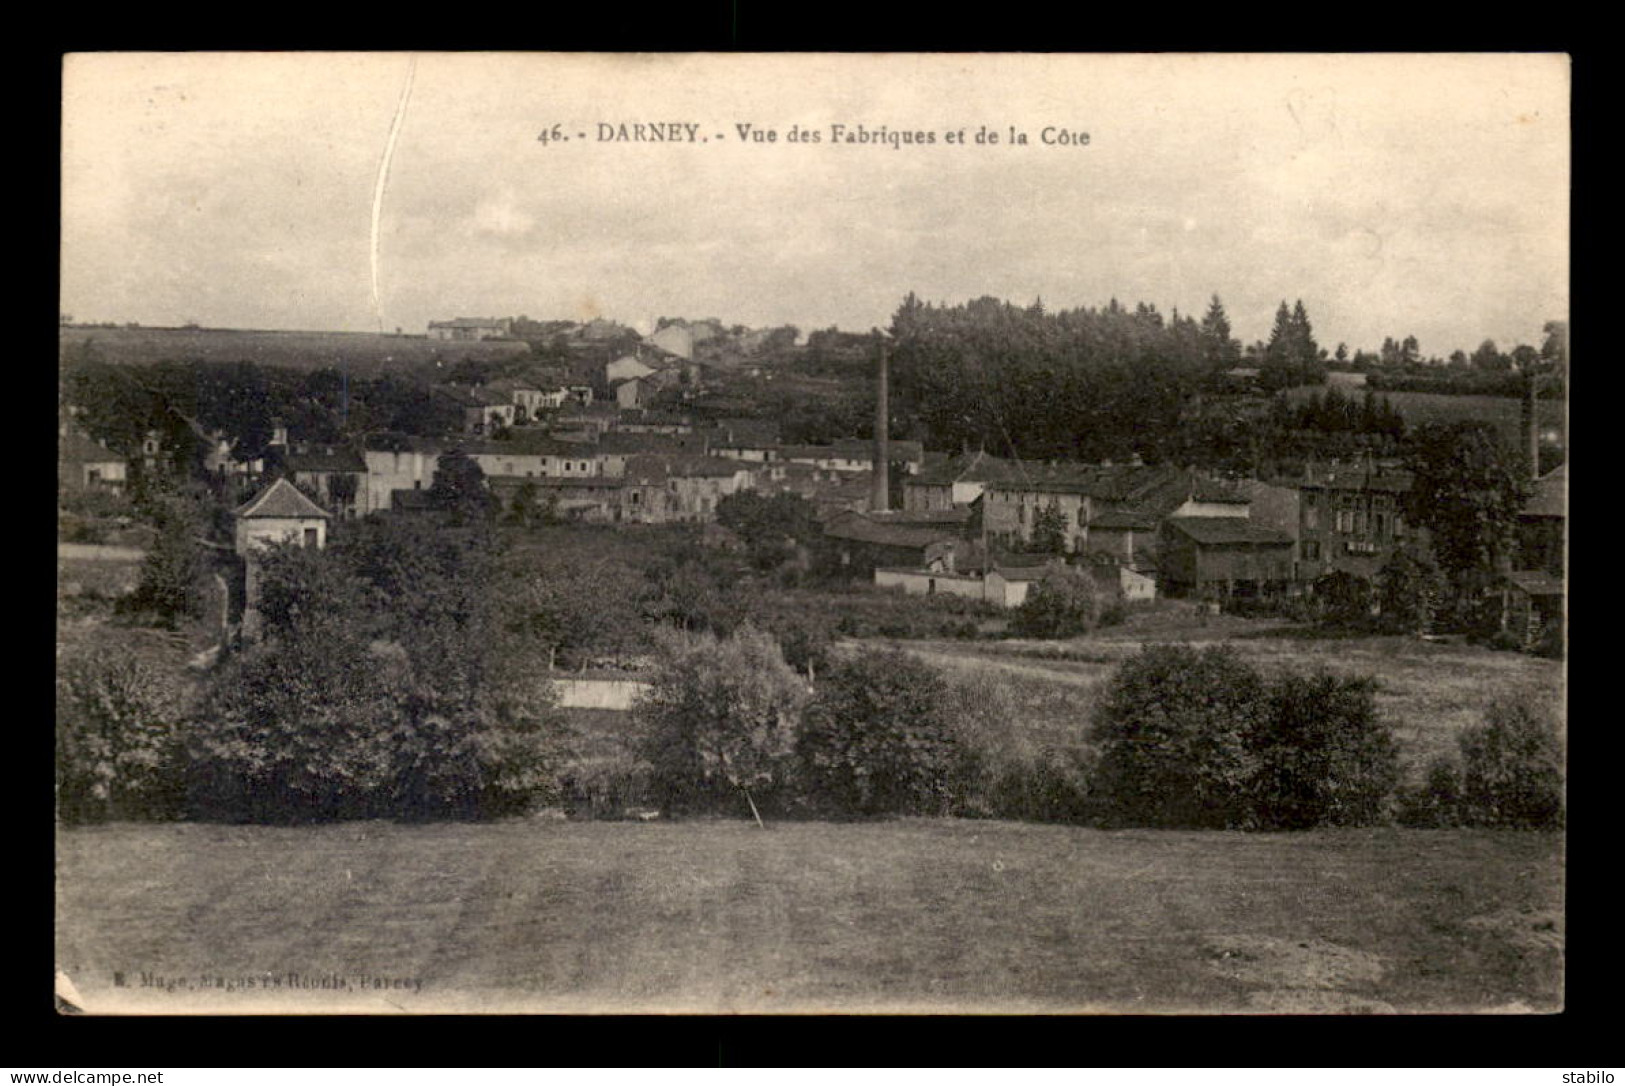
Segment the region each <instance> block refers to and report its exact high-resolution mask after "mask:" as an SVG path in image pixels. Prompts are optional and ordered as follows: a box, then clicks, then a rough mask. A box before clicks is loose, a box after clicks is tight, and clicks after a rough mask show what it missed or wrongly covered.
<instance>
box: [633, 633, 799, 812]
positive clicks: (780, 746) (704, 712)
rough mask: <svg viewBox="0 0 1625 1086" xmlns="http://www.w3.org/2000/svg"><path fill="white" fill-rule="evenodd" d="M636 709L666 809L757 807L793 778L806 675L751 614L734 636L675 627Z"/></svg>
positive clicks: (775, 799)
mask: <svg viewBox="0 0 1625 1086" xmlns="http://www.w3.org/2000/svg"><path fill="white" fill-rule="evenodd" d="M659 647H660V656H659V662H658V664H657V671H656V674H655V675H654V677H653V679H652V680H651V682H650V686H649V690H648V692H647V693H646V694H645V696H644V697H643V699H642V700H641V701H640V702H639V703H638V704H637V706H636V707H635V709H634V713H635V715H636V718H637V720H638V722H639V723H640V725H641V726H642V729H643V734H642V736H641V743H640V746H641V748H642V749H641V754H642V756H643V757H644V758H645V759H646V760H647V761H648V763H649V765H650V766H651V767H652V777H653V786H654V789H655V793H656V795H657V797H658V799H659V801H660V804H661V806H662V808H663V809H665V810H668V811H706V810H715V811H726V812H728V813H730V814H743V813H746V811H747V809H748V810H749V811H750V812H757V813H759V811H760V805H761V804H762V803H763V802H764V801H765V802H769V803H774V804H777V803H780V802H782V801H783V800H784V798H785V793H786V792H787V788H788V785H789V783H790V773H791V769H792V766H791V758H792V755H793V753H794V747H795V735H796V727H797V724H798V723H799V720H800V716H801V709H802V705H803V704H804V703H805V701H806V698H807V686H806V681H805V680H804V679H803V678H801V676H799V675H797V674H796V673H795V671H794V669H792V668H791V667H790V665H789V664H787V663H785V661H784V655H783V653H782V652H781V651H780V650H779V646H778V643H777V642H775V641H774V640H773V638H772V637H770V636H769V635H767V634H765V633H763V632H762V631H760V630H758V629H756V628H755V627H754V626H751V625H749V624H746V625H744V626H741V627H740V628H739V629H738V630H736V631H734V633H733V634H732V635H731V636H729V637H727V638H718V637H716V636H715V635H713V634H708V633H702V634H680V633H676V632H670V633H668V634H666V635H665V636H664V637H663V638H662V639H661V642H660V646H659Z"/></svg>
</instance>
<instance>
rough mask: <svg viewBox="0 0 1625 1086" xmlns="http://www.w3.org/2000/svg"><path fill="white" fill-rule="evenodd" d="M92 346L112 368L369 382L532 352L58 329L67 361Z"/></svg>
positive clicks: (425, 343)
mask: <svg viewBox="0 0 1625 1086" xmlns="http://www.w3.org/2000/svg"><path fill="white" fill-rule="evenodd" d="M87 340H89V341H91V342H92V343H93V344H94V346H95V350H96V351H97V352H98V353H99V354H100V355H101V357H102V358H105V359H106V360H107V361H109V362H116V363H121V364H123V363H131V364H138V365H139V364H146V363H151V362H166V361H173V362H190V361H202V362H253V363H256V364H258V365H262V366H282V367H288V368H291V369H300V370H314V369H324V368H326V367H329V366H334V367H337V366H342V365H344V364H345V363H348V364H349V366H350V372H351V373H353V374H355V375H357V376H362V377H374V376H377V375H379V374H381V373H385V372H390V371H394V370H400V369H408V368H411V367H414V366H421V365H423V364H425V363H428V362H433V361H434V360H435V359H443V360H444V361H446V362H448V363H451V362H459V361H462V360H463V359H465V358H472V359H477V360H484V359H496V358H508V357H512V356H514V355H524V354H527V353H529V350H530V348H529V347H528V346H527V345H526V344H524V343H520V342H517V341H496V340H493V341H484V342H475V343H454V342H448V341H445V340H436V339H429V338H428V337H427V336H422V335H414V336H393V335H378V334H376V333H372V332H279V331H255V330H246V329H245V330H239V329H233V328H79V327H68V328H62V329H60V330H59V332H58V335H57V343H58V350H59V353H61V354H62V355H63V356H64V357H65V356H66V354H67V352H68V351H69V350H71V349H78V348H80V347H82V346H83V345H84V343H85V342H86V341H87Z"/></svg>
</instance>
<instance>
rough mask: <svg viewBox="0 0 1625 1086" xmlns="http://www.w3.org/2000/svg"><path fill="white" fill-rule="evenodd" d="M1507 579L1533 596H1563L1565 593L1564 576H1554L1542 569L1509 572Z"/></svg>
mask: <svg viewBox="0 0 1625 1086" xmlns="http://www.w3.org/2000/svg"><path fill="white" fill-rule="evenodd" d="M1507 580H1508V581H1510V582H1512V584H1513V585H1514V586H1516V587H1517V588H1518V589H1519V590H1521V591H1523V592H1525V593H1527V594H1528V595H1531V596H1561V595H1562V594H1563V578H1561V577H1554V576H1552V575H1551V574H1550V573H1545V572H1542V571H1540V570H1533V571H1523V572H1518V573H1508V574H1507Z"/></svg>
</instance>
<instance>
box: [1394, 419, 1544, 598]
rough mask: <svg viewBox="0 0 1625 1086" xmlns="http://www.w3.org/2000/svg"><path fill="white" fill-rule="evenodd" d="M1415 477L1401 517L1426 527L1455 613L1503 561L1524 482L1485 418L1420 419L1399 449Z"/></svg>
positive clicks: (1476, 594)
mask: <svg viewBox="0 0 1625 1086" xmlns="http://www.w3.org/2000/svg"><path fill="white" fill-rule="evenodd" d="M1407 461H1408V467H1409V469H1410V470H1411V471H1412V472H1413V473H1414V475H1415V482H1414V484H1413V485H1412V487H1411V489H1410V491H1409V492H1408V493H1407V494H1406V496H1405V517H1406V519H1407V520H1408V521H1409V522H1410V523H1411V524H1415V525H1418V526H1420V527H1423V528H1426V529H1427V530H1428V532H1429V534H1430V538H1431V541H1432V545H1433V553H1434V555H1435V556H1436V558H1437V560H1438V563H1439V567H1440V568H1441V569H1442V570H1443V571H1444V573H1445V575H1446V576H1447V577H1448V578H1449V579H1450V582H1451V587H1452V592H1453V595H1454V597H1455V600H1456V602H1457V605H1458V607H1459V608H1462V609H1464V613H1463V614H1462V615H1461V616H1459V617H1461V618H1463V619H1467V620H1468V621H1472V619H1471V616H1469V615H1467V614H1466V613H1465V611H1466V610H1471V609H1472V608H1473V607H1475V606H1476V605H1477V604H1478V602H1479V600H1480V597H1481V596H1482V595H1483V592H1484V590H1485V589H1486V587H1487V586H1488V585H1489V583H1490V581H1491V579H1492V578H1493V577H1494V576H1495V575H1496V573H1498V572H1499V571H1500V569H1501V567H1502V566H1503V564H1505V563H1508V562H1510V560H1511V556H1512V553H1513V548H1514V546H1515V544H1516V533H1517V526H1518V513H1519V511H1520V510H1521V509H1522V508H1523V505H1524V503H1525V502H1526V501H1528V499H1529V494H1530V487H1531V484H1530V482H1529V479H1528V473H1527V471H1525V470H1524V469H1523V466H1522V464H1521V463H1520V460H1519V457H1518V455H1517V454H1516V453H1513V452H1509V451H1508V450H1507V449H1506V448H1504V447H1503V445H1502V444H1501V441H1500V437H1499V435H1498V434H1497V432H1496V430H1495V428H1494V427H1493V426H1492V425H1490V424H1489V423H1484V422H1477V421H1464V422H1455V423H1427V424H1425V425H1423V426H1422V427H1420V428H1419V429H1418V430H1417V431H1416V433H1415V435H1414V437H1413V440H1412V443H1411V449H1410V452H1409V455H1408V457H1407Z"/></svg>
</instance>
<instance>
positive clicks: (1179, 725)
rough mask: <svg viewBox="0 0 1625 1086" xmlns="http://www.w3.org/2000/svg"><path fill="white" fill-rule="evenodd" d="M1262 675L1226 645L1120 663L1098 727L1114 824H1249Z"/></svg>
mask: <svg viewBox="0 0 1625 1086" xmlns="http://www.w3.org/2000/svg"><path fill="white" fill-rule="evenodd" d="M1264 703H1265V686H1264V681H1263V679H1262V678H1261V677H1260V676H1259V675H1258V673H1257V672H1256V671H1254V670H1253V669H1252V668H1251V667H1249V666H1247V664H1245V663H1244V662H1243V661H1242V660H1241V658H1240V657H1239V656H1237V655H1236V654H1235V653H1233V652H1231V651H1228V650H1225V649H1203V650H1196V649H1190V648H1186V647H1183V646H1175V645H1163V646H1149V647H1147V648H1146V649H1145V651H1144V652H1142V653H1141V654H1140V655H1139V656H1137V657H1132V658H1130V659H1128V660H1126V661H1124V662H1123V663H1122V664H1120V665H1118V669H1117V672H1116V674H1115V675H1114V676H1113V678H1112V681H1111V683H1110V685H1109V687H1108V689H1107V692H1106V697H1105V701H1104V703H1103V704H1102V705H1101V707H1100V709H1099V711H1098V713H1097V715H1096V718H1095V724H1094V730H1093V738H1094V740H1095V742H1096V744H1097V745H1098V746H1099V748H1100V752H1101V760H1100V766H1099V769H1098V775H1097V788H1098V789H1099V792H1100V794H1101V796H1102V798H1103V802H1104V803H1105V804H1106V805H1107V808H1108V809H1109V810H1110V812H1111V817H1112V818H1113V819H1114V820H1118V821H1123V822H1127V823H1131V824H1137V825H1154V826H1195V827H1214V828H1223V827H1227V826H1240V825H1245V824H1246V823H1247V822H1248V817H1249V814H1250V808H1249V803H1248V799H1249V797H1248V788H1249V785H1250V784H1251V782H1252V779H1253V777H1254V775H1255V773H1256V772H1257V768H1258V764H1257V760H1256V756H1255V754H1254V752H1253V751H1251V750H1250V749H1249V748H1248V743H1247V740H1248V737H1249V736H1251V735H1253V734H1254V733H1255V732H1257V731H1258V730H1259V728H1260V725H1261V723H1262V715H1263V710H1264Z"/></svg>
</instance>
